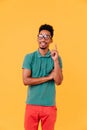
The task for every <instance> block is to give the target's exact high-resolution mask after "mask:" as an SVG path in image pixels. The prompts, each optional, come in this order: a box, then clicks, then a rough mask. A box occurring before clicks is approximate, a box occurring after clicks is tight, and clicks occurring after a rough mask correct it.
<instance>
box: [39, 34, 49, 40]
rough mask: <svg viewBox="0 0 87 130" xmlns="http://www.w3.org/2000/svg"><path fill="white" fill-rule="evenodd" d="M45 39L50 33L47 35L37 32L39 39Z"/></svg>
mask: <svg viewBox="0 0 87 130" xmlns="http://www.w3.org/2000/svg"><path fill="white" fill-rule="evenodd" d="M43 38H44V39H45V40H49V39H50V38H51V36H50V35H47V34H39V35H38V39H39V40H41V39H43Z"/></svg>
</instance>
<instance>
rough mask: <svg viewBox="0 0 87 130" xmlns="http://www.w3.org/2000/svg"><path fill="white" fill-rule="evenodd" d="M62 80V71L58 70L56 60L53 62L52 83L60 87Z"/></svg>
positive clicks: (58, 66)
mask: <svg viewBox="0 0 87 130" xmlns="http://www.w3.org/2000/svg"><path fill="white" fill-rule="evenodd" d="M62 80H63V75H62V70H61V68H60V65H59V62H58V60H55V61H54V81H55V83H56V84H57V85H60V84H61V82H62Z"/></svg>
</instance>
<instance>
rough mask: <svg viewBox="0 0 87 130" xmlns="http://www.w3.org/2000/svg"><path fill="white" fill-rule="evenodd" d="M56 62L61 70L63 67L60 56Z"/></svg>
mask: <svg viewBox="0 0 87 130" xmlns="http://www.w3.org/2000/svg"><path fill="white" fill-rule="evenodd" d="M58 61H59V65H60V68H61V69H62V68H63V65H62V59H61V57H60V56H58Z"/></svg>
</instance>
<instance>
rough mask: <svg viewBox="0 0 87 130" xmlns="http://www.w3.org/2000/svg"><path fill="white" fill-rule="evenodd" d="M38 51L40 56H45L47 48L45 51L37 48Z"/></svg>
mask: <svg viewBox="0 0 87 130" xmlns="http://www.w3.org/2000/svg"><path fill="white" fill-rule="evenodd" d="M38 50H39V52H40V54H41V55H42V56H45V55H46V53H47V52H48V50H49V49H48V48H47V49H41V48H39V49H38Z"/></svg>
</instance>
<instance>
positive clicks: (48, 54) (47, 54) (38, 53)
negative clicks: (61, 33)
mask: <svg viewBox="0 0 87 130" xmlns="http://www.w3.org/2000/svg"><path fill="white" fill-rule="evenodd" d="M37 55H38V57H50V56H51V55H50V50H48V52H47V53H46V55H45V56H42V55H41V54H40V52H39V50H37Z"/></svg>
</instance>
